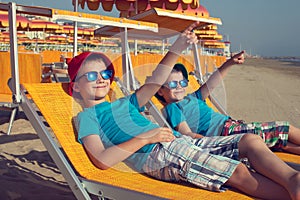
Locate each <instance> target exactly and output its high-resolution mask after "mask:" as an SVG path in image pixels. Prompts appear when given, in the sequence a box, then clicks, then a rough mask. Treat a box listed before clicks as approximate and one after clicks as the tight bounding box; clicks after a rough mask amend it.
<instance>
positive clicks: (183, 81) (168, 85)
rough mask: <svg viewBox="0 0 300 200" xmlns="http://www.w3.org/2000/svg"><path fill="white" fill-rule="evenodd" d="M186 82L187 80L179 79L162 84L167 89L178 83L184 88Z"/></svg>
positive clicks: (176, 85)
mask: <svg viewBox="0 0 300 200" xmlns="http://www.w3.org/2000/svg"><path fill="white" fill-rule="evenodd" d="M188 83H189V82H188V80H186V79H183V80H181V81H170V82H167V83H165V84H164V85H166V86H167V87H168V88H169V89H175V88H177V87H178V84H179V85H180V86H181V87H183V88H184V87H187V86H188Z"/></svg>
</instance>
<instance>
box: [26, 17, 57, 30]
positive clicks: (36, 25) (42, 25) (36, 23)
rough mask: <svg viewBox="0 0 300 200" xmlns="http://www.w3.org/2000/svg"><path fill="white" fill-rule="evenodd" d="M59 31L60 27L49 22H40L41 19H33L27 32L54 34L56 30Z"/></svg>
mask: <svg viewBox="0 0 300 200" xmlns="http://www.w3.org/2000/svg"><path fill="white" fill-rule="evenodd" d="M58 29H61V25H59V24H57V23H54V22H51V21H46V20H41V19H34V20H31V23H30V25H29V27H28V29H27V30H29V31H43V32H48V33H51V32H55V31H56V30H58Z"/></svg>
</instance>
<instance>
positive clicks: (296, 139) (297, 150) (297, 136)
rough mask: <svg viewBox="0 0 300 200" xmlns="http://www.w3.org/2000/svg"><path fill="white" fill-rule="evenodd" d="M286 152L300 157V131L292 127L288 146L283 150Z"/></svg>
mask: <svg viewBox="0 0 300 200" xmlns="http://www.w3.org/2000/svg"><path fill="white" fill-rule="evenodd" d="M282 149H283V150H284V151H286V152H289V153H294V154H298V155H300V129H299V128H296V127H294V126H292V125H290V129H289V138H288V144H287V146H285V147H283V148H282Z"/></svg>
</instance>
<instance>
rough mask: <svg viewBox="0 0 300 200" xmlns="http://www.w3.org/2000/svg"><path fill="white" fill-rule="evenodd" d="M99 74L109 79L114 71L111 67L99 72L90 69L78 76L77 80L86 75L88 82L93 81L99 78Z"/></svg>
mask: <svg viewBox="0 0 300 200" xmlns="http://www.w3.org/2000/svg"><path fill="white" fill-rule="evenodd" d="M98 74H100V75H101V77H102V78H103V79H104V80H108V79H110V78H111V77H112V75H113V72H112V70H110V69H105V70H103V71H101V72H97V71H90V72H87V73H85V74H83V75H81V76H79V77H78V78H77V80H79V79H80V78H82V77H83V76H86V79H87V80H88V82H92V81H96V80H97V79H98Z"/></svg>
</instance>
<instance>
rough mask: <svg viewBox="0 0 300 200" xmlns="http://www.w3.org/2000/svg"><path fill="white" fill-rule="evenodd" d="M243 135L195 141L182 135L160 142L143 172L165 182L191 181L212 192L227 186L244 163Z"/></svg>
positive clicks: (205, 138)
mask: <svg viewBox="0 0 300 200" xmlns="http://www.w3.org/2000/svg"><path fill="white" fill-rule="evenodd" d="M242 136H243V134H239V135H232V136H228V137H219V136H217V137H204V138H200V139H192V138H191V137H188V136H181V137H179V138H176V139H175V140H173V141H172V142H168V143H159V144H158V145H156V146H155V148H154V149H153V151H152V152H151V153H150V155H149V156H148V158H147V160H146V163H145V165H144V167H143V170H144V171H145V173H146V174H148V175H150V176H152V177H154V178H156V179H159V180H163V181H169V182H181V181H183V182H188V183H192V184H194V185H196V186H198V187H200V188H203V189H207V190H211V191H223V190H224V189H225V188H224V187H223V184H224V183H225V182H226V181H227V180H228V179H229V178H230V177H231V175H232V173H233V172H234V170H235V169H236V167H237V165H238V164H240V161H238V159H239V151H238V143H239V141H240V139H241V138H242Z"/></svg>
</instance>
